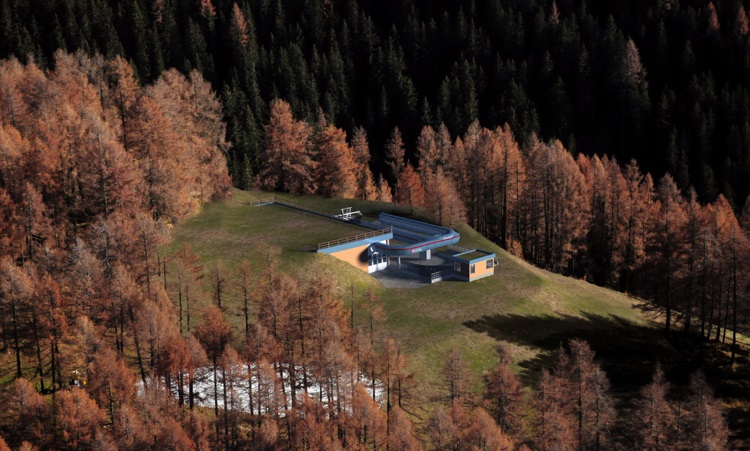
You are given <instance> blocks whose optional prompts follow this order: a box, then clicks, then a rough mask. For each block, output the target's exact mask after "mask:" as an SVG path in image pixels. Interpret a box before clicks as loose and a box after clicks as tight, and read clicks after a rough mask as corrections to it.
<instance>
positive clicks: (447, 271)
mask: <svg viewBox="0 0 750 451" xmlns="http://www.w3.org/2000/svg"><path fill="white" fill-rule="evenodd" d="M447 276H453V270H452V269H444V270H442V271H437V272H434V273H432V274H430V278H431V279H432V280H435V279H444V278H446V277H447Z"/></svg>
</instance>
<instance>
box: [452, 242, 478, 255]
mask: <svg viewBox="0 0 750 451" xmlns="http://www.w3.org/2000/svg"><path fill="white" fill-rule="evenodd" d="M448 249H449V250H451V251H456V252H458V253H459V254H460V253H462V252H469V251H475V250H476V249H470V248H468V247H463V246H459V245H457V244H449V245H448Z"/></svg>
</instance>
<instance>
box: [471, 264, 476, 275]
mask: <svg viewBox="0 0 750 451" xmlns="http://www.w3.org/2000/svg"><path fill="white" fill-rule="evenodd" d="M476 266H477V265H471V273H472V274H474V271H475V270H476V269H477V268H476Z"/></svg>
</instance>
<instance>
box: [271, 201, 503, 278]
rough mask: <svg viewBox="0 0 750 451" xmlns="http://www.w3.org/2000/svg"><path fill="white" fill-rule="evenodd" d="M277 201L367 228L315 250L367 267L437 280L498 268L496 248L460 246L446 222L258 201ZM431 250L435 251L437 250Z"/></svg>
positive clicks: (369, 270) (480, 275) (367, 269)
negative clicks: (368, 218)
mask: <svg viewBox="0 0 750 451" xmlns="http://www.w3.org/2000/svg"><path fill="white" fill-rule="evenodd" d="M269 204H277V205H282V206H286V207H290V208H294V209H297V210H302V211H305V212H307V213H313V214H316V215H319V216H325V217H328V218H330V219H333V220H337V221H345V222H347V223H349V224H353V225H357V226H360V227H362V228H364V229H368V231H367V232H363V233H361V234H357V235H353V236H349V237H344V238H340V239H337V240H332V241H327V242H325V243H320V244H318V246H317V252H319V253H322V254H328V255H331V256H333V257H336V258H338V259H339V260H343V261H345V262H347V263H349V264H351V265H352V266H354V267H356V268H359V269H361V270H362V271H365V272H367V273H375V272H378V271H385V270H389V271H394V272H401V273H408V274H409V275H410V276H411V277H412V278H419V279H420V280H422V281H423V282H427V283H435V282H439V281H441V280H448V279H457V280H462V281H466V282H473V281H475V280H478V279H481V278H483V277H488V276H491V275H493V274H494V273H495V265H496V259H495V254H494V253H493V252H488V251H484V250H481V249H468V248H463V247H461V246H458V245H457V243H458V242H459V240H460V239H461V235H460V234H459V233H458V232H456V231H455V230H453V229H450V228H448V227H443V226H438V225H435V224H429V223H427V222H422V221H416V220H414V219H408V218H404V217H401V216H396V215H391V214H388V213H380V214H379V215H378V219H377V221H366V220H364V219H363V218H362V214H361V213H360V212H358V211H351V208H344V209H342V210H341V213H340V214H338V213H330V212H324V211H321V210H318V209H315V208H313V207H308V206H305V205H302V204H298V203H294V202H290V201H287V200H284V199H281V198H278V197H274V198H273V199H272V200H267V201H262V202H259V203H258V204H257V205H269ZM433 251H435V252H434V253H433Z"/></svg>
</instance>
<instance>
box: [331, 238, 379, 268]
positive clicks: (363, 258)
mask: <svg viewBox="0 0 750 451" xmlns="http://www.w3.org/2000/svg"><path fill="white" fill-rule="evenodd" d="M369 246H370V245H369V244H365V245H364V246H357V247H353V248H351V249H347V250H345V251H339V252H334V253H332V254H330V255H333V256H334V257H336V258H338V259H339V260H343V261H345V262H347V263H349V264H350V265H353V266H355V267H357V268H359V269H361V270H362V271H364V272H367V269H368V268H367V261H368V260H367V259H368V256H367V248H368V247H369Z"/></svg>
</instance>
